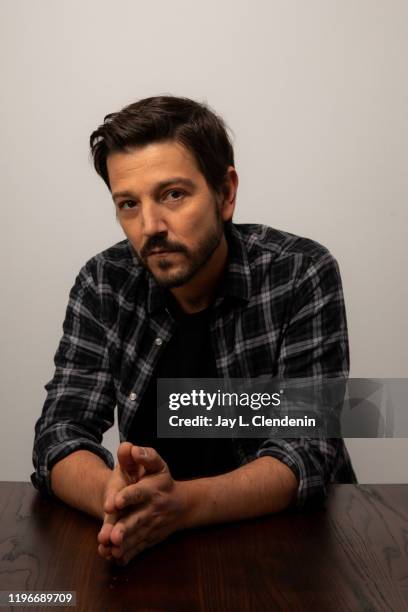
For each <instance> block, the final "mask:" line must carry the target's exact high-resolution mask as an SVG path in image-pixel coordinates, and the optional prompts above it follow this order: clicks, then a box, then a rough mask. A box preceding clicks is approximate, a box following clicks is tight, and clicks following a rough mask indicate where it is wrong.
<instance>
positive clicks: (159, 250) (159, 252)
mask: <svg viewBox="0 0 408 612" xmlns="http://www.w3.org/2000/svg"><path fill="white" fill-rule="evenodd" d="M165 253H171V251H166V250H164V249H158V250H156V251H150V253H149V255H148V257H150V255H164V254H165Z"/></svg>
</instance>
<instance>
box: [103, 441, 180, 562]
mask: <svg viewBox="0 0 408 612" xmlns="http://www.w3.org/2000/svg"><path fill="white" fill-rule="evenodd" d="M118 461H119V463H118V465H117V466H116V467H115V469H114V470H113V471H112V475H111V476H110V478H109V480H108V482H107V485H106V488H105V494H104V502H103V511H104V521H103V525H102V528H101V530H100V531H99V533H98V552H99V554H100V555H101V556H102V557H104V558H105V559H112V558H113V559H115V560H116V561H117V562H118V563H119V564H120V565H125V564H126V563H128V562H129V561H130V560H131V559H132V558H133V557H134V556H135V555H137V554H139V553H140V552H141V551H143V550H144V549H145V548H148V547H150V546H153V545H154V544H157V543H158V542H160V541H162V540H164V539H165V538H167V537H168V536H169V535H170V534H171V533H173V532H175V531H177V530H179V529H181V528H182V516H183V511H184V504H183V501H182V497H181V495H180V491H179V487H178V484H179V483H177V481H175V480H173V478H172V476H171V474H170V472H169V469H168V467H167V464H166V463H165V461H164V460H163V459H162V458H161V457H160V455H159V454H158V453H157V452H156V451H155V450H154V449H153V448H145V447H141V446H134V445H132V444H131V443H130V442H123V443H122V444H120V446H119V448H118Z"/></svg>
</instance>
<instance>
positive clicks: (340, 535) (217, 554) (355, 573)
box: [0, 482, 408, 612]
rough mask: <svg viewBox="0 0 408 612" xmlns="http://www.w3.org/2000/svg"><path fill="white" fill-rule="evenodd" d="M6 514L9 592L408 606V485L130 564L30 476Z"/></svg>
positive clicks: (325, 607) (354, 493)
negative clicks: (101, 549) (100, 550)
mask: <svg viewBox="0 0 408 612" xmlns="http://www.w3.org/2000/svg"><path fill="white" fill-rule="evenodd" d="M0 517H1V518H0V590H10V591H17V590H19V591H29V590H30V591H38V590H48V591H50V590H53V591H62V590H65V591H67V590H71V591H76V592H77V605H76V607H75V608H71V609H75V610H81V611H84V612H93V611H95V612H103V611H107V612H115V611H116V610H118V611H119V610H120V611H121V612H122V611H127V610H137V611H139V610H140V611H143V612H159V611H160V612H173V611H174V612H183V611H186V612H187V611H188V612H194V611H196V610H197V611H207V610H208V611H223V612H224V611H225V612H229V611H231V612H241V611H242V612H246V611H256V612H260V611H263V610H266V611H269V610H271V611H280V610H282V611H287V610H288V611H295V612H299V611H303V610H308V611H312V610H313V611H314V612H320V611H322V612H331V611H333V612H334V611H336V612H337V611H350V612H351V611H353V612H356V611H358V610H364V611H370V612H371V611H373V612H374V611H377V610H378V611H383V610H387V611H389V612H399V611H401V612H402V611H404V612H407V611H408V485H332V486H331V488H330V495H329V498H328V502H327V506H326V508H324V509H321V510H318V511H313V512H310V513H307V514H299V513H288V512H287V513H281V514H277V515H273V516H269V517H265V518H261V519H255V520H250V521H242V522H240V523H235V524H229V525H219V526H215V527H208V528H203V529H196V530H192V531H189V532H184V533H179V534H176V535H175V536H173V537H171V538H170V539H169V540H167V541H166V542H164V543H162V544H160V545H158V546H156V547H155V548H152V549H150V550H148V551H145V552H144V553H142V554H141V555H140V556H139V557H137V558H136V559H134V560H133V561H132V562H131V563H130V564H129V565H128V566H126V567H124V568H122V567H118V566H116V565H115V564H113V563H112V562H107V561H104V560H103V559H101V558H100V557H99V556H98V554H97V552H96V536H97V532H98V530H99V523H98V522H97V521H96V520H94V519H92V518H90V517H87V516H86V515H84V514H82V513H80V512H78V511H76V510H73V509H71V508H69V507H67V506H65V505H64V504H63V503H62V502H59V501H57V500H55V501H54V500H46V499H43V498H41V497H40V496H39V494H38V493H37V492H36V491H35V490H34V489H33V487H32V485H31V484H30V483H10V482H8V483H7V482H4V483H0ZM1 609H2V610H6V609H7V608H1ZM21 609H24V608H22V607H20V608H10V610H21ZM26 609H29V610H34V609H35V608H26ZM36 609H37V610H41V608H36ZM43 609H44V610H53V609H55V610H56V609H60V610H61V609H62V608H54V607H53V608H43ZM68 609H69V608H68Z"/></svg>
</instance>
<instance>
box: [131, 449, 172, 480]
mask: <svg viewBox="0 0 408 612" xmlns="http://www.w3.org/2000/svg"><path fill="white" fill-rule="evenodd" d="M131 455H132V458H133V460H134V461H135V462H137V463H139V464H141V465H143V467H144V470H145V473H146V474H155V473H157V472H168V467H167V463H166V462H165V461H164V459H163V458H162V457H161V456H160V455H159V453H158V452H157V451H156V450H155V449H154V448H146V447H145V446H132V449H131Z"/></svg>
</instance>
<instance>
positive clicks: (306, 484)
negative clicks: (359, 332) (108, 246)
mask: <svg viewBox="0 0 408 612" xmlns="http://www.w3.org/2000/svg"><path fill="white" fill-rule="evenodd" d="M302 267H303V270H302V272H301V274H300V276H299V279H298V281H297V283H296V284H295V288H294V293H293V296H292V307H291V312H290V317H289V318H288V323H287V326H286V329H285V330H284V333H283V339H282V344H281V348H280V353H279V358H278V368H277V376H278V377H279V378H282V379H289V378H299V377H301V378H303V377H307V378H309V377H313V378H314V379H324V378H326V377H336V378H337V377H340V378H343V377H344V378H346V377H347V376H348V371H349V346H348V335H347V321H346V313H345V306H344V298H343V291H342V284H341V278H340V272H339V268H338V264H337V262H336V260H335V259H334V258H333V256H332V255H331V254H330V253H329V252H326V253H325V254H324V255H323V256H322V257H320V258H319V259H317V260H310V259H309V261H308V262H307V265H306V263H304V264H303V266H302ZM259 443H260V444H259ZM244 446H245V445H244ZM252 450H253V451H255V452H252V453H250V454H251V455H252V457H251V459H254V458H258V457H262V456H265V455H269V456H272V457H276V458H277V459H279V460H280V461H282V462H283V463H285V464H286V465H287V466H288V467H289V468H291V469H292V470H293V472H294V473H295V475H296V477H297V478H298V481H299V487H298V491H297V497H296V501H295V508H296V509H299V510H300V509H301V510H305V509H311V508H313V507H318V506H320V505H321V504H322V503H323V502H324V500H325V499H326V496H327V485H328V483H329V482H333V481H336V474H338V473H344V471H346V472H347V469H346V470H345V467H346V468H347V464H348V462H349V456H348V453H347V449H346V448H345V445H344V441H343V439H342V438H325V437H322V436H320V437H319V438H287V439H286V438H285V439H283V438H273V439H263V440H258V441H257V444H255V448H254V446H252ZM247 455H248V453H247ZM248 459H249V457H248V456H247V460H248ZM349 469H350V470H351V473H352V474H353V480H355V475H354V473H353V470H352V467H351V465H350V468H349Z"/></svg>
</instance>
